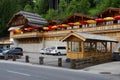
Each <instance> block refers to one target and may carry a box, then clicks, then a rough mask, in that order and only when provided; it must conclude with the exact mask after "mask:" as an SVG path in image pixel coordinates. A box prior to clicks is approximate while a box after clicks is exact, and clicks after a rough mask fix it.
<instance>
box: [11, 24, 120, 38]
mask: <svg viewBox="0 0 120 80" xmlns="http://www.w3.org/2000/svg"><path fill="white" fill-rule="evenodd" d="M71 31H75V32H89V33H102V32H114V31H120V24H112V25H107V26H95V27H85V28H79V26H78V28H74V27H73V28H72V29H64V30H54V31H45V32H27V33H20V34H12V35H11V37H12V38H30V37H43V36H44V37H54V36H56V37H57V36H64V35H66V34H68V33H70V32H71Z"/></svg>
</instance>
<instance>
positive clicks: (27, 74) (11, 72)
mask: <svg viewBox="0 0 120 80" xmlns="http://www.w3.org/2000/svg"><path fill="white" fill-rule="evenodd" d="M6 71H7V72H9V73H14V74H20V75H24V76H31V75H30V74H26V73H21V72H16V71H11V70H6Z"/></svg>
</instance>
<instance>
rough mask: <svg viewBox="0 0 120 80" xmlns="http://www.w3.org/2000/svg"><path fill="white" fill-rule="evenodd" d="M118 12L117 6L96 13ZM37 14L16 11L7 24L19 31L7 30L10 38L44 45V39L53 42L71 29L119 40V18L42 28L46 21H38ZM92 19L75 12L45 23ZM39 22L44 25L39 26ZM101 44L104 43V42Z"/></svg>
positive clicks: (105, 15)
mask: <svg viewBox="0 0 120 80" xmlns="http://www.w3.org/2000/svg"><path fill="white" fill-rule="evenodd" d="M119 13H120V9H119V8H108V9H106V10H105V11H103V12H101V13H100V14H99V15H98V17H100V15H102V16H101V17H102V18H104V17H114V16H116V15H120V14H119ZM26 15H27V16H26ZM108 15H109V16H108ZM38 16H39V15H36V14H32V13H27V12H18V13H17V14H15V15H14V16H13V17H12V19H11V20H10V22H9V24H8V26H9V28H13V27H14V28H13V29H16V28H17V29H18V28H19V30H20V31H19V30H18V31H17V32H16V33H15V32H14V30H9V31H10V38H13V39H14V40H17V41H18V42H20V44H31V43H32V44H33V43H35V44H37V43H38V44H41V43H42V45H45V42H46V41H54V42H55V41H59V40H60V39H61V38H62V37H64V36H66V35H67V34H68V33H70V32H71V31H73V32H86V33H92V34H99V35H103V36H109V37H111V38H115V39H117V40H118V41H120V36H119V35H120V20H110V21H109V20H108V21H104V22H102V23H100V24H99V23H94V24H88V23H87V24H80V25H74V26H67V27H65V28H57V29H54V30H43V26H44V25H45V24H44V23H46V22H45V20H44V19H42V21H40V20H41V19H40V18H39V17H38ZM30 18H31V19H30ZM33 19H34V20H33ZM93 19H94V18H93V17H90V16H87V15H81V14H78V13H75V14H73V15H71V16H69V17H67V18H66V19H64V20H63V21H61V22H57V21H51V22H50V23H48V24H46V25H52V26H54V25H55V26H56V25H57V24H67V23H69V22H80V20H83V21H84V20H93ZM42 22H43V23H42ZM41 23H42V24H44V25H43V26H41ZM38 25H39V27H40V28H39V29H35V30H25V28H29V27H32V26H38ZM23 29H24V30H23ZM48 29H49V28H48ZM37 40H38V41H37ZM18 44H19V43H18ZM90 44H93V43H90ZM103 44H104V45H105V43H104V42H103ZM112 45H113V46H112V47H114V45H115V44H114V43H112ZM44 47H45V46H44ZM76 55H77V54H76ZM79 57H81V56H79Z"/></svg>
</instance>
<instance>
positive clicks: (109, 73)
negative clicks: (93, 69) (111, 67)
mask: <svg viewBox="0 0 120 80" xmlns="http://www.w3.org/2000/svg"><path fill="white" fill-rule="evenodd" d="M100 74H111V72H100Z"/></svg>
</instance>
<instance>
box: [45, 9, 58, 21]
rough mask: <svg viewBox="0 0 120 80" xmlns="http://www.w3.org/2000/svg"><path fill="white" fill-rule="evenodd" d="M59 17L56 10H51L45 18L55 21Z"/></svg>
mask: <svg viewBox="0 0 120 80" xmlns="http://www.w3.org/2000/svg"><path fill="white" fill-rule="evenodd" d="M55 16H57V12H56V11H55V10H54V9H49V10H48V11H47V14H46V16H45V18H46V19H47V20H48V21H50V20H52V19H54V17H55Z"/></svg>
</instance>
